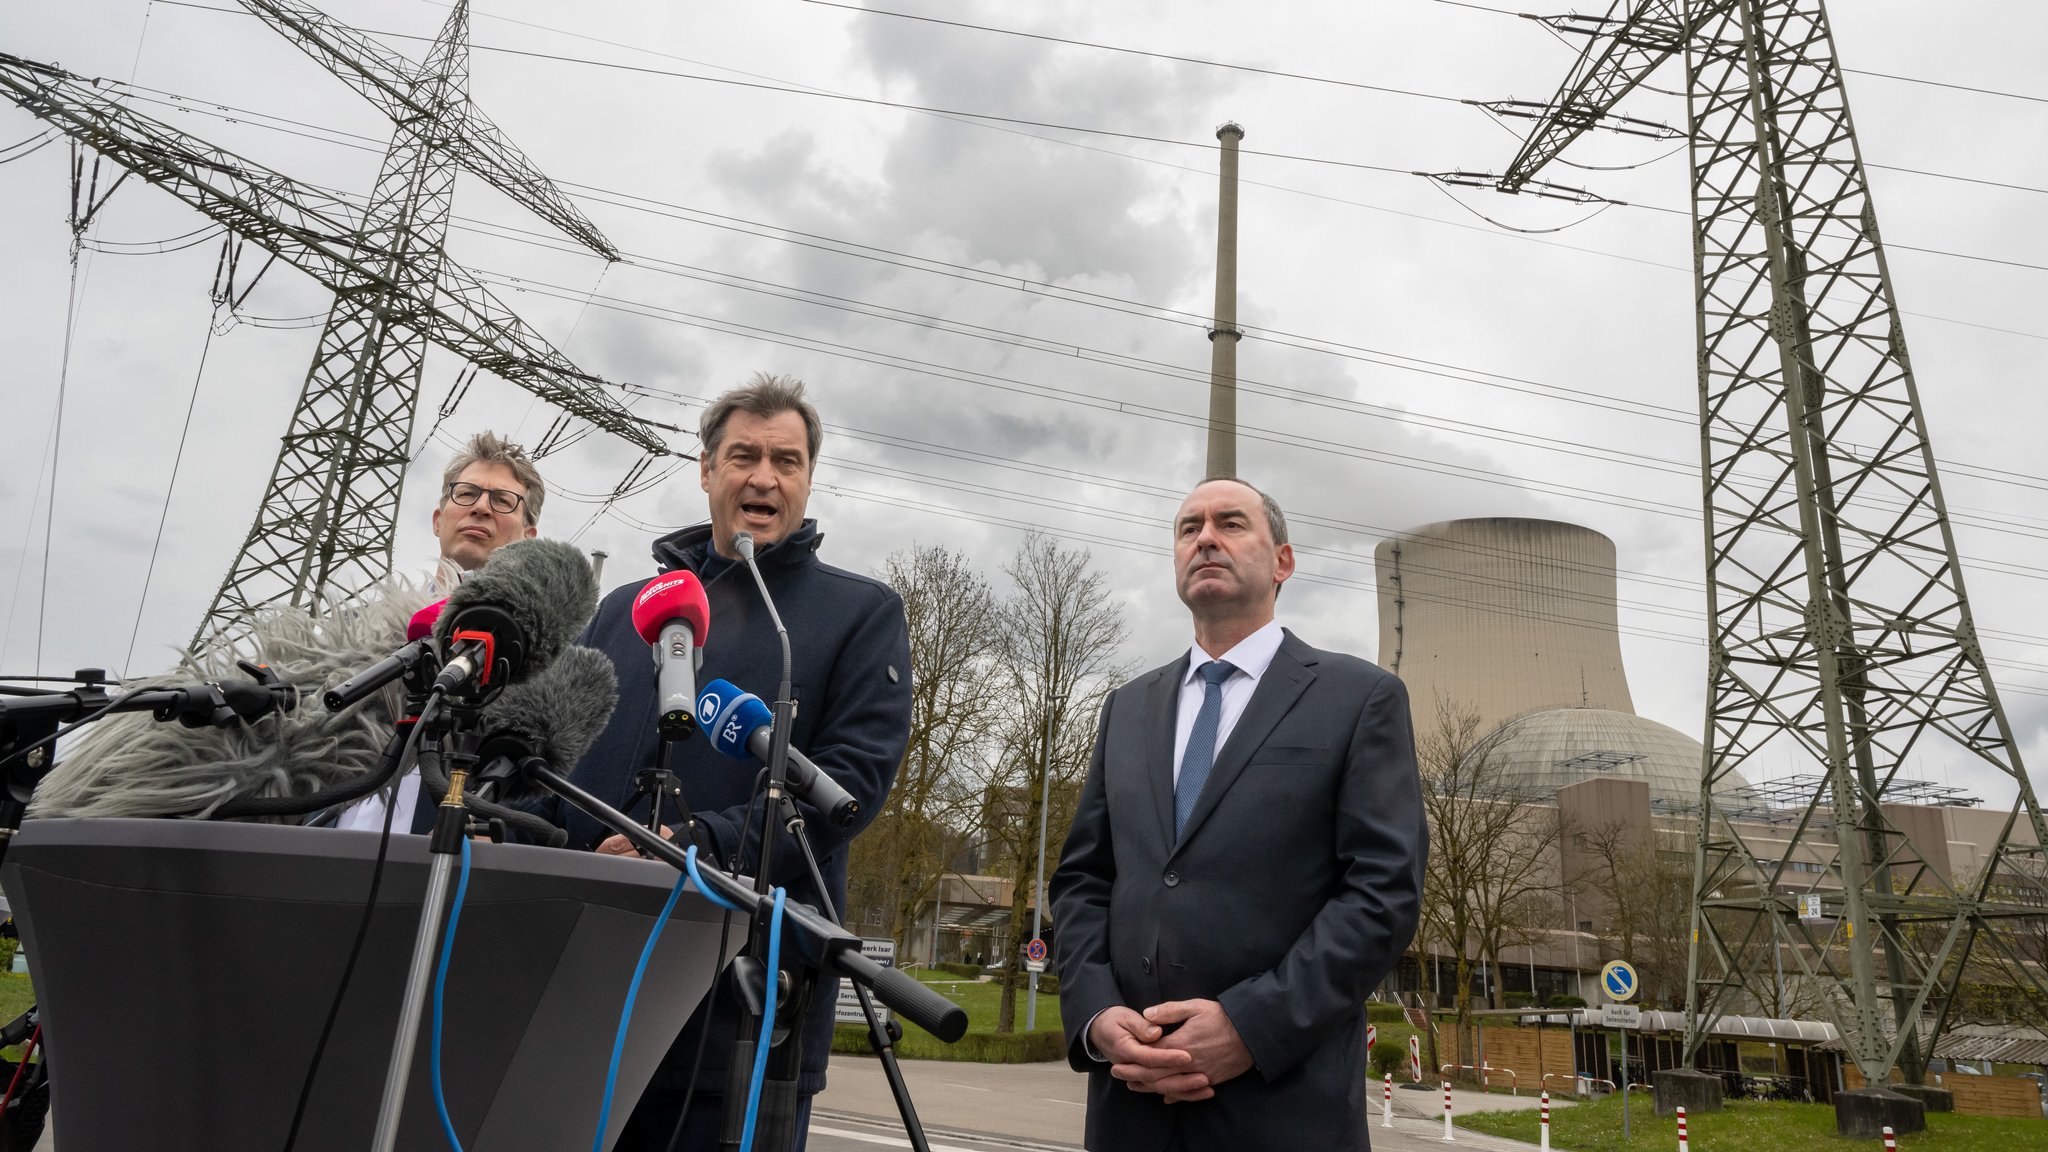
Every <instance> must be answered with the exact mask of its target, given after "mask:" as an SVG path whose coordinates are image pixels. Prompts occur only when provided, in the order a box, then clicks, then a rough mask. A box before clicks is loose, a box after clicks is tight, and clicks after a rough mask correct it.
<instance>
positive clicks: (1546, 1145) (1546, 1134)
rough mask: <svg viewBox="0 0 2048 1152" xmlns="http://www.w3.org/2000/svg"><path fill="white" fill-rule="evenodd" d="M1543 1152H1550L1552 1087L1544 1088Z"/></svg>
mask: <svg viewBox="0 0 2048 1152" xmlns="http://www.w3.org/2000/svg"><path fill="white" fill-rule="evenodd" d="M1543 1152H1550V1089H1548V1088H1545V1089H1544V1090H1543Z"/></svg>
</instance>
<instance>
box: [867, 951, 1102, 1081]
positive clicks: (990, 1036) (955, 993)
mask: <svg viewBox="0 0 2048 1152" xmlns="http://www.w3.org/2000/svg"><path fill="white" fill-rule="evenodd" d="M912 975H914V976H916V977H917V978H918V979H919V980H921V981H923V982H924V983H925V984H927V985H929V986H930V987H931V989H932V990H933V991H935V992H937V993H938V994H939V995H941V996H944V997H945V998H946V999H948V1000H951V1001H952V1002H953V1003H955V1004H958V1005H960V1006H961V1007H962V1008H965V1009H966V1010H967V1035H966V1036H965V1037H962V1038H961V1040H960V1042H959V1043H957V1044H945V1043H941V1042H940V1041H939V1040H938V1039H937V1038H935V1037H933V1036H932V1035H931V1034H929V1033H927V1032H926V1031H924V1029H922V1028H919V1027H917V1026H916V1025H914V1024H906V1025H904V1028H903V1039H902V1041H901V1042H900V1043H898V1044H897V1045H896V1054H897V1055H898V1056H899V1057H901V1058H903V1059H905V1060H961V1061H967V1062H970V1063H978V1064H1032V1063H1037V1062H1039V1061H1044V1060H1059V1059H1062V1058H1063V1057H1064V1056H1065V1055H1066V1047H1065V1041H1064V1038H1063V1036H1062V1034H1061V1031H1060V998H1059V997H1058V996H1057V995H1054V994H1053V993H1050V992H1040V993H1039V994H1038V1027H1037V1028H1036V1029H1034V1030H1033V1031H1031V1032H1029V1033H1026V1032H1025V1031H1024V1015H1025V1005H1026V1004H1027V1003H1028V998H1029V996H1030V992H1029V990H1028V989H1023V988H1020V989H1018V990H1017V1031H1016V1032H1014V1033H1011V1034H1009V1035H1002V1034H999V1033H997V1032H996V1016H997V1013H998V1011H999V1010H1000V1009H1001V1007H1002V995H1003V990H1002V988H1001V987H999V986H997V985H996V983H995V982H994V981H989V982H988V983H985V984H984V983H977V982H976V981H973V980H969V979H964V978H961V977H957V976H952V975H949V974H947V973H944V972H931V971H928V970H927V971H916V972H913V973H912ZM832 1051H834V1052H841V1053H848V1054H851V1055H860V1056H865V1055H868V1054H869V1053H870V1052H871V1051H872V1049H871V1048H870V1047H869V1045H868V1030H867V1026H866V1025H860V1024H841V1025H839V1026H838V1027H837V1028H836V1029H834V1030H833V1033H832Z"/></svg>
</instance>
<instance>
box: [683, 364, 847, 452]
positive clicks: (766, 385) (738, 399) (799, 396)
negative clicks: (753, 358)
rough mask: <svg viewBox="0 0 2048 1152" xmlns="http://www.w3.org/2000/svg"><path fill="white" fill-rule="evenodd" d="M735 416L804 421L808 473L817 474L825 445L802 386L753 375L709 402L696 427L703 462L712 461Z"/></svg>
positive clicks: (822, 427) (822, 428)
mask: <svg viewBox="0 0 2048 1152" xmlns="http://www.w3.org/2000/svg"><path fill="white" fill-rule="evenodd" d="M735 412H745V413H748V414H749V415H753V416H759V417H761V418H762V419H763V420H766V419H767V418H769V417H771V416H779V415H781V414H782V413H784V412H794V413H796V414H797V415H799V416H801V417H803V418H804V438H805V441H806V446H807V447H808V448H809V449H810V469H811V471H814V472H815V471H817V468H818V449H820V448H821V447H823V446H824V444H825V425H824V423H823V422H822V421H820V420H819V419H818V410H817V409H816V408H813V407H811V402H810V401H809V400H806V399H804V382H803V381H801V380H799V379H797V378H796V377H794V376H774V375H771V374H769V373H767V372H756V373H754V376H753V379H751V380H748V381H747V382H746V384H745V385H743V386H741V387H738V388H735V389H733V390H732V391H730V392H727V393H725V394H724V395H723V396H720V397H718V398H717V399H716V400H713V401H712V402H711V403H710V404H709V405H707V406H706V407H705V409H704V416H703V418H702V419H701V420H699V421H698V423H697V440H698V442H699V443H701V444H703V445H704V455H705V457H706V458H707V459H711V458H716V457H717V455H718V444H719V442H720V441H722V440H724V439H725V424H726V421H728V420H730V419H732V414H733V413H735Z"/></svg>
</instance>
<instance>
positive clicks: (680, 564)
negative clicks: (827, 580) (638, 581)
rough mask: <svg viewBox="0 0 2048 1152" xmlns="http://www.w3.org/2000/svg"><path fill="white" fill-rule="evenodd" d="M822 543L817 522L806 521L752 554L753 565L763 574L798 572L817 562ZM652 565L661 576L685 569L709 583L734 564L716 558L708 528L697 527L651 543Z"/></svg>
mask: <svg viewBox="0 0 2048 1152" xmlns="http://www.w3.org/2000/svg"><path fill="white" fill-rule="evenodd" d="M824 542H825V534H824V533H823V532H820V531H818V522H817V521H816V520H812V519H809V518H806V519H805V520H804V522H803V523H802V524H800V525H798V526H797V530H796V531H794V532H792V533H790V534H789V535H788V536H786V537H784V538H783V539H781V540H777V541H776V542H775V543H773V544H770V545H768V546H767V547H766V548H763V549H761V550H760V551H758V552H756V553H754V562H755V563H756V564H759V565H760V566H761V568H762V570H763V571H773V570H775V569H778V568H801V567H805V566H807V565H811V564H816V563H817V562H818V545H820V544H823V543H824ZM654 563H655V565H656V566H657V567H658V568H659V569H660V570H661V571H663V572H673V571H675V570H676V569H678V568H687V569H689V570H690V571H692V572H695V573H696V574H697V575H699V576H701V577H704V578H705V579H710V578H712V577H715V576H718V575H719V574H721V573H723V572H724V571H725V569H727V568H729V567H731V566H732V565H733V564H735V563H737V561H734V560H729V559H727V558H726V557H724V556H723V555H720V554H719V552H718V550H717V549H716V548H713V547H712V546H711V525H709V524H698V525H695V526H693V527H689V528H684V529H682V530H680V531H676V532H671V533H669V534H668V535H666V536H663V537H662V538H661V539H659V540H656V541H655V542H654Z"/></svg>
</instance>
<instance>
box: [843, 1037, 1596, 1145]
mask: <svg viewBox="0 0 2048 1152" xmlns="http://www.w3.org/2000/svg"><path fill="white" fill-rule="evenodd" d="M903 1080H904V1083H906V1084H907V1085H909V1087H910V1096H911V1100H912V1102H913V1103H914V1104H915V1105H916V1106H917V1113H918V1118H919V1120H920V1122H922V1123H923V1124H924V1127H925V1133H926V1136H927V1138H929V1139H930V1141H931V1144H932V1149H933V1152H943V1148H942V1146H944V1147H946V1148H952V1149H955V1150H957V1152H1011V1150H1016V1149H1026V1150H1033V1152H1037V1150H1045V1152H1067V1150H1071V1149H1077V1148H1079V1147H1080V1146H1081V1135H1082V1119H1083V1117H1084V1114H1085V1109H1086V1087H1087V1080H1086V1079H1085V1078H1083V1077H1081V1076H1079V1075H1076V1074H1075V1073H1074V1072H1072V1071H1071V1070H1069V1069H1068V1068H1067V1066H1066V1065H1065V1064H1063V1063H1052V1064H962V1063H949V1062H946V1061H939V1060H906V1061H903ZM829 1083H830V1085H831V1086H830V1087H829V1088H827V1089H826V1090H825V1092H824V1094H823V1095H821V1096H819V1097H818V1102H817V1105H816V1108H815V1110H814V1112H813V1114H812V1115H813V1118H812V1121H811V1140H810V1147H811V1148H813V1149H817V1150H819V1152H877V1150H878V1149H881V1148H908V1147H909V1146H910V1143H909V1141H908V1140H906V1139H904V1137H903V1128H902V1125H901V1123H900V1122H899V1120H898V1118H897V1113H896V1105H895V1101H894V1100H893V1098H892V1097H891V1096H890V1094H889V1085H888V1081H887V1079H886V1078H885V1077H884V1076H883V1075H882V1068H881V1064H880V1063H879V1062H877V1061H876V1060H874V1059H873V1058H872V1057H866V1056H848V1055H838V1054H835V1055H834V1056H833V1057H832V1071H831V1074H830V1078H829ZM1379 1102H1380V1097H1379V1092H1378V1089H1377V1087H1376V1088H1375V1090H1374V1094H1373V1097H1372V1103H1373V1105H1374V1107H1373V1111H1372V1142H1373V1148H1374V1152H1448V1150H1446V1149H1445V1148H1444V1143H1443V1133H1444V1129H1443V1094H1442V1092H1441V1091H1437V1090H1431V1091H1427V1092H1417V1091H1409V1090H1403V1089H1397V1090H1396V1091H1395V1092H1394V1105H1395V1107H1394V1126H1393V1127H1392V1128H1384V1127H1382V1126H1381V1123H1382V1121H1381V1113H1380V1109H1379ZM1568 1103H1569V1102H1568V1101H1560V1100H1552V1101H1551V1106H1552V1107H1554V1108H1556V1107H1565V1106H1567V1105H1568ZM1536 1105H1537V1100H1536V1098H1535V1097H1532V1096H1523V1097H1512V1096H1497V1095H1488V1094H1481V1093H1477V1092H1469V1091H1466V1090H1464V1089H1459V1088H1454V1089H1452V1090H1451V1108H1452V1124H1453V1126H1454V1128H1455V1126H1456V1123H1457V1120H1456V1117H1457V1116H1459V1115H1461V1114H1465V1113H1467V1112H1470V1111H1475V1110H1476V1111H1486V1112H1492V1111H1501V1110H1506V1109H1531V1108H1534V1107H1536ZM1532 1120H1533V1117H1532ZM1532 1131H1533V1125H1532ZM1456 1137H1457V1139H1456V1142H1457V1143H1459V1144H1462V1145H1464V1146H1465V1147H1467V1148H1468V1149H1478V1150H1480V1152H1526V1150H1528V1149H1530V1148H1533V1147H1534V1144H1533V1143H1523V1142H1521V1141H1516V1140H1506V1139H1502V1138H1500V1137H1496V1136H1483V1135H1480V1134H1479V1133H1476V1132H1470V1131H1466V1130H1464V1129H1457V1130H1456Z"/></svg>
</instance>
